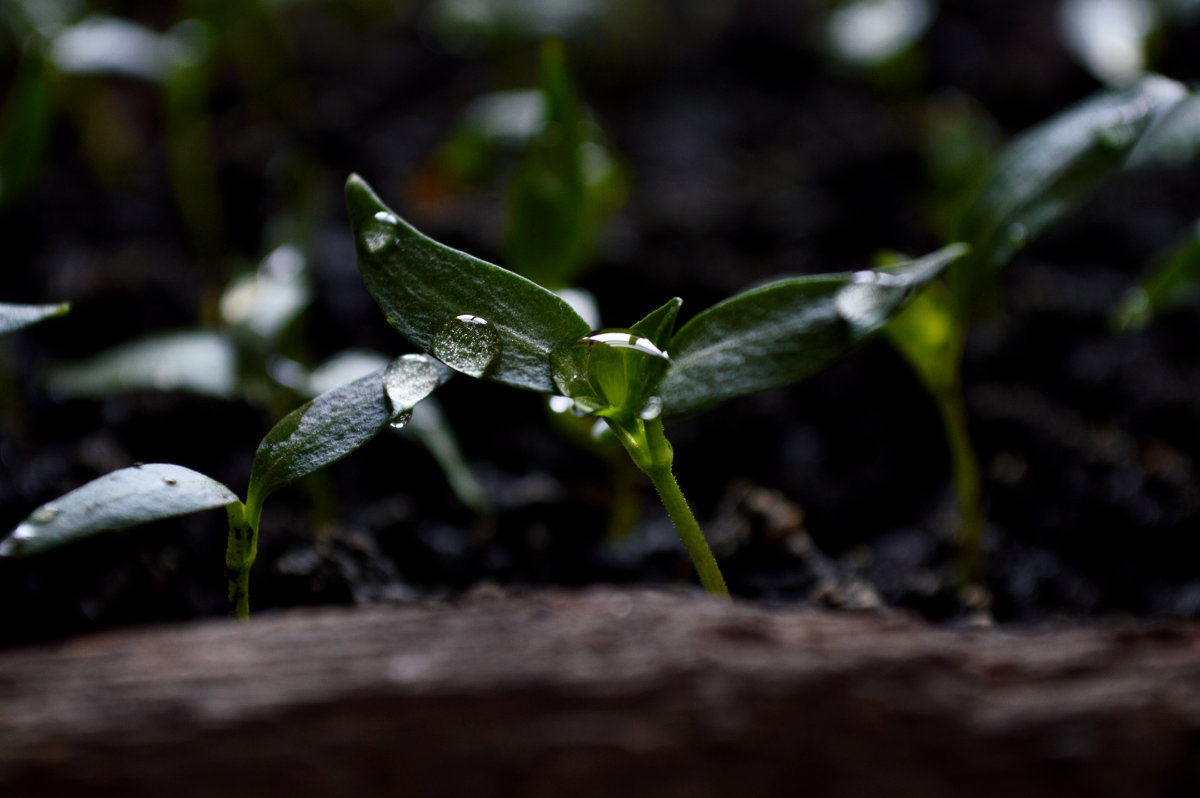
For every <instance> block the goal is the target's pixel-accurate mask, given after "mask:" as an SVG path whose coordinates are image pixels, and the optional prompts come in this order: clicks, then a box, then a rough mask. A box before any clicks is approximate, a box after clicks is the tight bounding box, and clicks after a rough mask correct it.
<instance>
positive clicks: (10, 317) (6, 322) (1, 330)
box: [0, 302, 71, 335]
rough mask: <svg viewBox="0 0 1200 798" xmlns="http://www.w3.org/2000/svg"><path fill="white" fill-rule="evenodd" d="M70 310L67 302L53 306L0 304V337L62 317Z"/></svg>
mask: <svg viewBox="0 0 1200 798" xmlns="http://www.w3.org/2000/svg"><path fill="white" fill-rule="evenodd" d="M70 309H71V304H70V303H69V302H60V303H57V304H54V305H14V304H11V303H8V302H0V335H5V334H7V333H10V332H13V331H14V330H19V329H21V328H23V327H28V326H30V325H32V324H37V323H38V322H40V321H45V320H46V319H52V318H55V317H57V316H62V315H63V314H65V313H66V312H67V311H69V310H70Z"/></svg>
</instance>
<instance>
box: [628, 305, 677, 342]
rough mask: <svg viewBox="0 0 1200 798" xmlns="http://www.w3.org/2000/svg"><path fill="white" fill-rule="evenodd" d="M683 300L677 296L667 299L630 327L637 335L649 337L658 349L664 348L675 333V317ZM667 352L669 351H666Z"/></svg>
mask: <svg viewBox="0 0 1200 798" xmlns="http://www.w3.org/2000/svg"><path fill="white" fill-rule="evenodd" d="M681 307H683V300H682V299H680V298H679V297H675V298H674V299H670V300H668V301H667V302H666V303H665V304H663V305H662V307H660V308H658V309H656V310H654V311H652V312H650V313H648V314H647V315H646V317H645V318H644V319H642V320H641V321H639V322H638V323H637V324H635V325H633V326H632V327H630V329H631V330H633V331H634V332H635V333H637V334H638V335H643V336H645V337H646V338H649V339H650V340H651V341H652V342H653V343H654V345H655V346H657V347H658V348H659V349H666V348H667V345H668V344H669V343H670V342H671V336H672V335H673V334H674V333H675V319H676V318H677V317H678V316H679V309H680V308H681ZM668 354H669V353H668Z"/></svg>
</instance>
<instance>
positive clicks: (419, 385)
mask: <svg viewBox="0 0 1200 798" xmlns="http://www.w3.org/2000/svg"><path fill="white" fill-rule="evenodd" d="M396 375H399V377H398V378H397V379H393V377H395V376H396ZM449 375H450V372H449V370H447V369H443V368H441V367H439V365H438V364H437V363H436V361H434V360H433V358H430V357H428V356H426V355H404V356H402V357H399V358H396V360H394V361H392V363H391V364H390V365H389V366H388V367H387V368H386V369H381V370H379V371H375V372H372V373H371V374H368V375H367V376H365V377H362V378H360V379H357V380H355V381H354V382H352V383H350V384H348V385H343V386H342V387H340V388H335V389H334V390H332V391H329V392H328V393H324V394H321V395H320V396H318V397H317V398H316V399H313V400H312V401H311V402H309V403H307V404H305V405H303V406H301V407H299V408H297V409H296V410H293V411H292V412H291V413H289V414H288V415H287V416H285V417H284V418H283V420H281V421H280V422H279V423H278V424H276V425H275V426H274V427H273V428H272V429H271V431H270V432H268V433H267V436H266V437H265V438H263V441H262V443H260V444H259V446H258V451H256V452H255V453H254V464H253V466H251V470H250V486H249V487H248V488H247V490H246V518H247V519H249V520H250V523H251V525H253V526H254V527H255V528H257V526H258V517H259V514H260V513H261V512H262V504H263V502H264V501H265V500H266V498H267V496H269V495H270V494H271V493H273V492H274V491H276V490H278V489H279V488H281V487H283V486H284V485H288V484H290V483H292V482H295V481H296V480H297V479H300V478H301V477H304V476H307V475H309V474H311V473H313V472H314V471H318V470H320V469H322V468H324V467H325V466H327V465H330V464H332V463H336V462H337V461H338V460H341V459H342V458H343V457H345V456H346V455H348V454H350V453H351V452H353V451H354V450H355V449H358V448H359V447H360V446H362V445H363V444H365V443H367V441H369V440H371V439H372V438H374V437H375V436H376V435H378V434H379V433H380V431H381V430H383V428H384V427H386V426H387V425H388V424H389V423H392V422H397V421H399V422H400V423H403V421H405V420H407V419H406V418H404V416H405V414H406V413H408V412H411V410H412V408H413V407H414V406H415V405H416V404H417V403H418V402H420V401H421V400H422V399H424V398H425V397H426V396H428V395H429V394H431V393H433V391H434V390H435V389H436V388H437V386H438V385H440V384H441V383H442V382H444V381H445V380H446V379H448V378H449Z"/></svg>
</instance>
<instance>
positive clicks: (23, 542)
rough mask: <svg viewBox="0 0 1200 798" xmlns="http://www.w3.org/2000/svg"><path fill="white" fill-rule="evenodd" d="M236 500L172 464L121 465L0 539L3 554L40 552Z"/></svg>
mask: <svg viewBox="0 0 1200 798" xmlns="http://www.w3.org/2000/svg"><path fill="white" fill-rule="evenodd" d="M237 500H238V498H237V495H236V494H234V492H233V491H231V490H230V489H229V488H227V487H225V486H224V485H222V484H221V483H220V482H217V481H215V480H212V479H209V478H208V477H206V476H204V475H203V474H200V473H197V472H196V471H192V470H191V469H190V468H184V467H183V466H178V465H171V464H169V463H150V464H148V465H140V466H133V467H132V468H122V469H121V470H120V471H114V472H112V473H111V474H106V475H105V476H102V477H100V478H99V479H94V480H92V481H91V482H89V483H87V484H86V485H84V486H82V487H80V488H76V489H75V490H73V491H71V492H70V493H68V494H66V495H65V496H61V497H59V498H57V499H55V500H54V501H52V502H47V503H46V504H43V505H42V506H41V507H39V508H37V509H36V510H34V511H33V512H32V513H31V514H30V515H29V517H28V518H26V519H25V520H24V521H22V522H21V524H20V525H19V526H18V527H17V528H16V529H15V530H13V532H12V534H11V535H10V536H9V537H8V539H6V540H5V541H4V542H3V543H0V556H5V557H17V556H23V555H26V554H36V553H37V552H41V551H46V550H47V549H52V548H54V547H56V546H61V545H63V544H64V543H70V542H71V541H73V540H78V539H80V538H84V537H87V536H89V535H94V534H96V533H97V532H103V531H105V530H109V529H120V528H121V527H126V526H133V525H134V524H143V523H146V522H147V521H158V520H160V519H163V518H174V517H175V516H177V515H186V514H188V513H195V512H199V511H200V510H210V509H213V508H215V507H224V506H226V505H229V504H233V503H234V502H236V501H237Z"/></svg>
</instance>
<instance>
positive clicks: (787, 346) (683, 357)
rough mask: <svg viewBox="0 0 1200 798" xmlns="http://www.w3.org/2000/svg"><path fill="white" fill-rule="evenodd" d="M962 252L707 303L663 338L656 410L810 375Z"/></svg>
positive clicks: (705, 403) (674, 409)
mask: <svg viewBox="0 0 1200 798" xmlns="http://www.w3.org/2000/svg"><path fill="white" fill-rule="evenodd" d="M966 251H967V249H966V247H965V246H963V245H961V244H956V245H954V246H949V247H945V248H943V249H940V250H938V251H937V252H934V253H932V254H930V255H926V256H925V257H923V258H920V259H918V260H915V261H911V262H909V263H906V264H903V265H902V266H901V267H900V268H898V269H896V270H895V271H861V272H854V273H848V274H826V275H814V276H811V277H794V278H790V279H784V280H777V281H775V282H771V283H768V284H766V285H763V286H760V287H759V288H754V289H751V290H749V291H746V292H744V293H741V294H738V295H736V296H734V297H731V298H729V299H727V300H725V301H724V302H721V303H719V304H717V305H714V306H713V307H711V308H709V309H708V310H705V311H704V312H702V313H700V314H699V315H697V316H696V317H695V318H694V319H692V320H691V321H689V322H688V323H687V324H685V325H684V326H683V327H682V328H681V329H680V330H679V332H678V333H676V334H675V337H674V339H673V340H672V341H671V348H670V355H671V360H672V365H671V368H670V370H668V371H667V375H666V377H665V378H664V379H663V381H662V383H661V384H660V386H659V391H658V393H659V395H660V396H661V397H662V400H663V408H664V413H665V414H666V415H668V416H681V415H685V414H688V413H694V412H696V411H699V410H703V409H705V408H708V407H712V406H714V405H716V404H719V403H721V402H724V401H725V400H727V399H732V398H734V397H738V396H745V395H746V394H750V393H755V392H757V391H764V390H767V389H769V388H776V387H779V386H782V385H787V384H789V383H793V382H797V381H799V380H802V379H804V378H805V377H808V376H810V375H812V374H815V373H816V372H818V371H820V370H822V369H824V368H825V367H827V366H829V365H830V364H832V363H833V362H834V361H836V360H837V359H838V358H840V357H842V356H843V355H844V354H846V353H847V352H848V351H849V350H850V349H852V348H853V347H855V346H856V345H858V344H859V343H860V342H861V341H862V340H863V339H864V338H866V337H867V336H868V335H870V334H871V333H873V332H875V331H876V330H878V329H879V328H880V327H882V326H883V325H884V324H885V323H886V322H887V321H888V319H890V318H891V317H892V316H893V315H895V314H896V313H897V312H898V311H899V310H900V309H901V308H902V307H903V306H904V304H905V303H906V302H907V301H908V300H909V299H911V298H912V296H913V295H914V294H915V293H916V291H917V290H918V289H919V288H921V287H922V286H924V285H925V284H926V283H927V282H929V281H930V280H932V279H933V278H934V277H935V276H937V274H938V273H940V272H941V271H942V269H944V268H945V267H946V265H947V264H949V263H950V262H951V261H953V260H955V259H956V258H959V257H961V256H962V255H963V254H964V253H965V252H966Z"/></svg>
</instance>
